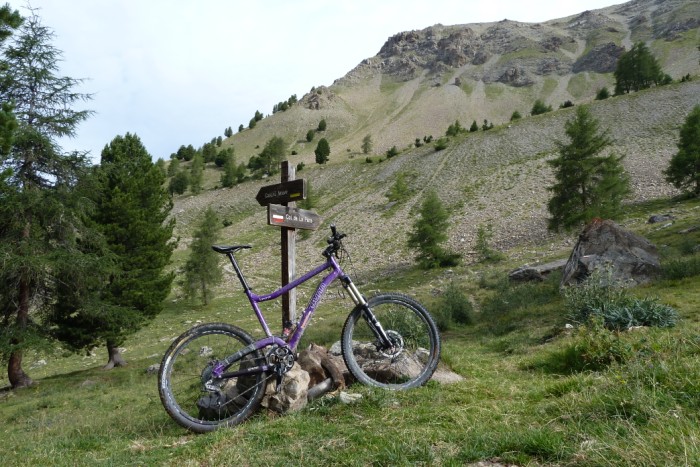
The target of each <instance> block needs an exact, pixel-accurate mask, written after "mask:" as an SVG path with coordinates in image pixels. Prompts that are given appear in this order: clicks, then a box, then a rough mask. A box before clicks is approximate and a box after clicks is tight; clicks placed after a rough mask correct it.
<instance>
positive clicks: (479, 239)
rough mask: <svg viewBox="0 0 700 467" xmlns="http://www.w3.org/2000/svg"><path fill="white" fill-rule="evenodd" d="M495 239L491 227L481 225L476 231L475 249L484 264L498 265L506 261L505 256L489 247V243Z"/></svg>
mask: <svg viewBox="0 0 700 467" xmlns="http://www.w3.org/2000/svg"><path fill="white" fill-rule="evenodd" d="M492 237H493V232H492V231H491V226H490V225H489V226H487V227H484V226H483V225H480V226H479V228H478V230H477V231H476V245H475V246H474V249H475V250H476V253H477V255H478V257H479V261H480V262H482V263H497V262H499V261H502V260H503V259H505V255H504V254H503V253H501V252H500V251H497V250H494V249H493V248H491V246H490V245H489V241H490V240H491V238H492Z"/></svg>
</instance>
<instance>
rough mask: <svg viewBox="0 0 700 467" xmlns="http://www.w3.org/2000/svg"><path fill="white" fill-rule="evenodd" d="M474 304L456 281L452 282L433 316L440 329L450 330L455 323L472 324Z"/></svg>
mask: <svg viewBox="0 0 700 467" xmlns="http://www.w3.org/2000/svg"><path fill="white" fill-rule="evenodd" d="M473 313H474V306H473V305H472V302H470V301H469V297H467V296H466V295H465V294H464V293H463V292H462V291H461V290H460V289H459V287H457V285H455V284H454V283H452V284H450V285H449V286H448V287H447V289H446V290H445V293H444V294H443V295H442V298H441V300H440V303H439V304H438V306H437V307H435V309H434V311H433V313H432V314H433V316H434V318H435V320H436V321H437V325H438V328H439V329H440V331H448V330H450V329H452V328H453V327H454V325H465V324H472V314H473Z"/></svg>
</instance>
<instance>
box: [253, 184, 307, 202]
mask: <svg viewBox="0 0 700 467" xmlns="http://www.w3.org/2000/svg"><path fill="white" fill-rule="evenodd" d="M303 199H306V180H304V179H303V178H299V179H297V180H290V181H288V182H282V183H277V184H275V185H267V186H264V187H262V188H260V191H258V194H257V195H256V196H255V200H256V201H257V202H258V203H260V206H267V205H268V204H282V203H291V202H292V201H301V200H303Z"/></svg>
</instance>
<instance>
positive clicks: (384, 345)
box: [340, 275, 393, 350]
mask: <svg viewBox="0 0 700 467" xmlns="http://www.w3.org/2000/svg"><path fill="white" fill-rule="evenodd" d="M340 281H341V283H342V284H343V287H344V288H345V290H347V292H348V294H349V295H350V298H351V299H352V301H353V302H355V305H358V306H360V307H362V317H363V318H364V320H365V321H366V322H367V325H368V326H369V328H370V329H371V330H372V332H373V333H374V335H375V336H376V338H377V341H378V342H379V347H380V349H379V350H384V349H388V348H390V347H392V346H393V344H392V343H391V339H389V336H388V335H387V333H386V331H385V330H384V328H383V327H382V324H381V323H380V322H379V321H378V320H377V317H376V316H374V313H373V312H372V309H371V308H370V307H369V304H368V303H367V300H365V297H364V296H363V295H362V294H361V293H360V291H359V290H358V289H357V286H356V285H355V284H354V283H353V282H352V279H350V277H348V276H346V275H343V276H342V277H341V278H340Z"/></svg>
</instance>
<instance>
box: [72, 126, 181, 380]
mask: <svg viewBox="0 0 700 467" xmlns="http://www.w3.org/2000/svg"><path fill="white" fill-rule="evenodd" d="M95 181H96V183H95V189H94V194H93V198H94V201H95V205H96V207H97V209H96V210H95V212H94V214H93V216H92V217H93V220H94V222H95V224H96V225H97V227H98V228H99V230H100V231H101V232H102V235H103V236H104V238H105V239H106V242H107V245H108V247H109V249H110V251H111V253H112V255H113V260H114V262H115V264H114V272H113V273H112V275H111V276H110V278H109V281H108V282H107V283H106V284H105V285H104V287H102V290H101V294H100V300H101V302H102V303H101V304H100V306H99V307H96V308H95V309H91V310H79V311H78V312H74V313H72V314H71V315H70V316H69V317H66V316H65V315H64V316H63V320H62V321H61V322H60V324H61V325H62V326H61V328H62V329H61V330H60V331H59V333H58V337H59V338H60V339H61V340H63V341H65V342H67V343H68V344H69V345H71V346H73V347H74V348H81V347H85V346H87V345H92V344H94V343H95V342H102V343H104V344H106V346H107V354H108V357H109V358H108V362H107V365H106V366H105V368H107V369H109V368H113V367H115V366H123V365H125V364H126V362H125V361H124V359H123V358H122V356H121V354H120V352H119V346H120V345H121V344H122V343H123V341H124V339H125V338H126V336H128V335H129V334H132V333H133V332H135V331H137V330H138V329H140V328H141V327H142V326H143V325H144V324H146V323H148V322H149V321H150V320H152V319H153V318H154V317H155V316H157V315H158V313H160V312H161V311H162V309H163V300H164V299H165V297H167V295H168V294H169V293H170V286H171V283H172V280H173V275H172V273H166V272H165V271H164V269H165V267H166V266H167V265H168V264H169V262H170V256H171V254H172V251H173V248H174V244H173V242H172V241H171V237H172V233H173V227H174V220H173V219H171V220H167V218H168V215H169V213H170V209H171V208H172V203H171V201H170V197H169V196H168V193H167V191H166V190H164V189H163V183H164V181H165V176H164V175H163V173H162V172H161V171H160V170H159V169H158V167H157V166H156V165H155V164H153V163H152V161H151V156H150V154H148V152H147V151H146V149H145V148H144V146H143V144H142V143H141V140H140V139H139V137H138V136H137V135H132V134H130V133H127V134H126V135H125V136H117V137H115V138H114V139H113V140H112V141H111V142H110V143H109V145H107V146H105V148H104V149H103V150H102V155H101V161H100V165H99V166H98V167H97V168H96V170H95Z"/></svg>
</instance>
